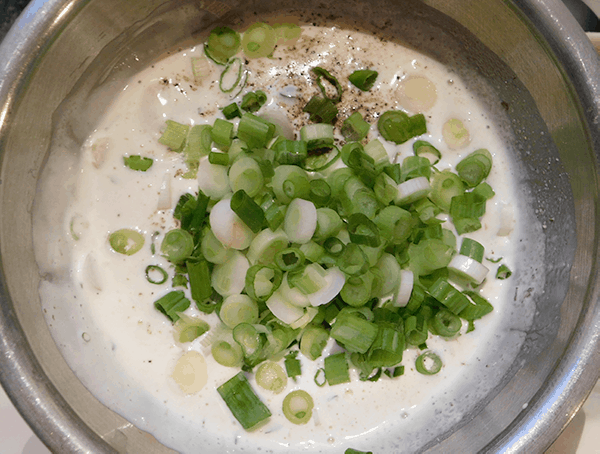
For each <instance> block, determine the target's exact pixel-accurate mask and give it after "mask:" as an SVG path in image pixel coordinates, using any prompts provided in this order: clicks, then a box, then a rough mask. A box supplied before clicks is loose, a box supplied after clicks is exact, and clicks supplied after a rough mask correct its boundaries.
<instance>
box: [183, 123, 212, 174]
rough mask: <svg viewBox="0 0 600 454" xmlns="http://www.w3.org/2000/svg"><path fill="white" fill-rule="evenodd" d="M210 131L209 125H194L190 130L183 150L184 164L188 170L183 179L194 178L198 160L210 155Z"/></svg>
mask: <svg viewBox="0 0 600 454" xmlns="http://www.w3.org/2000/svg"><path fill="white" fill-rule="evenodd" d="M211 130H212V126H209V125H194V126H192V128H191V129H190V133H189V135H188V138H187V142H186V144H185V147H184V148H183V154H184V159H185V163H186V165H187V166H188V169H189V172H188V173H186V174H185V175H184V178H188V177H190V178H196V173H197V171H198V165H199V164H200V158H201V157H202V156H206V155H207V154H209V153H210V147H211V145H212V137H211V135H210V131H211Z"/></svg>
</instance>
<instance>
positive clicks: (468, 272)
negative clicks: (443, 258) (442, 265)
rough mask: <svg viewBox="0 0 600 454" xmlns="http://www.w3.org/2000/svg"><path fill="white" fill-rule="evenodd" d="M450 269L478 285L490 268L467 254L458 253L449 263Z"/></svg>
mask: <svg viewBox="0 0 600 454" xmlns="http://www.w3.org/2000/svg"><path fill="white" fill-rule="evenodd" d="M448 269H449V270H450V271H453V272H455V273H456V274H457V275H459V276H460V277H463V278H465V279H468V280H469V281H471V282H473V283H474V284H476V285H479V284H481V283H482V282H483V280H484V279H485V277H486V276H487V274H488V272H489V270H488V269H487V268H486V267H485V266H484V265H482V264H481V263H479V262H478V261H477V260H474V259H472V258H471V257H467V256H466V255H462V254H456V255H455V256H454V257H452V260H451V261H450V263H449V264H448Z"/></svg>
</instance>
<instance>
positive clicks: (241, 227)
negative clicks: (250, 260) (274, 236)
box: [209, 199, 254, 258]
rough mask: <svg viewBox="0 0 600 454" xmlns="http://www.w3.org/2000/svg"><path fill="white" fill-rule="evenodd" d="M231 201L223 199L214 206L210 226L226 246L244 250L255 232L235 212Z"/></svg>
mask: <svg viewBox="0 0 600 454" xmlns="http://www.w3.org/2000/svg"><path fill="white" fill-rule="evenodd" d="M230 202H231V199H223V200H220V201H219V202H217V203H216V205H215V206H214V207H213V208H212V210H211V212H210V218H209V219H210V228H211V230H212V231H213V233H214V234H215V236H216V237H217V239H218V240H219V241H220V242H221V243H223V245H224V246H225V247H228V248H232V249H238V250H243V249H246V248H247V247H248V246H250V243H251V242H252V240H253V239H254V233H253V232H252V230H250V227H248V226H247V225H246V224H244V222H243V221H242V220H241V219H240V218H239V217H238V215H237V214H235V213H234V212H233V210H232V209H231V206H230ZM244 258H245V257H244Z"/></svg>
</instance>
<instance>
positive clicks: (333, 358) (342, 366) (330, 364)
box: [324, 352, 350, 386]
mask: <svg viewBox="0 0 600 454" xmlns="http://www.w3.org/2000/svg"><path fill="white" fill-rule="evenodd" d="M324 368H325V378H326V379H327V383H329V386H333V385H339V384H340V383H348V382H349V381H350V373H349V368H348V360H347V359H346V353H345V352H340V353H336V354H335V355H329V356H328V357H327V358H325V361H324Z"/></svg>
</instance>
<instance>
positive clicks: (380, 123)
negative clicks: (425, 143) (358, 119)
mask: <svg viewBox="0 0 600 454" xmlns="http://www.w3.org/2000/svg"><path fill="white" fill-rule="evenodd" d="M377 129H378V130H379V133H380V134H381V136H382V137H383V138H384V139H385V140H389V141H390V142H394V143H397V144H401V143H404V142H406V141H407V140H409V139H412V138H413V137H416V136H420V135H422V134H425V133H426V132H427V126H426V124H425V117H424V116H423V114H417V115H414V116H412V117H409V116H408V114H407V113H406V112H402V111H400V110H388V111H387V112H384V113H383V114H381V116H380V117H379V119H378V120H377Z"/></svg>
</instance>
